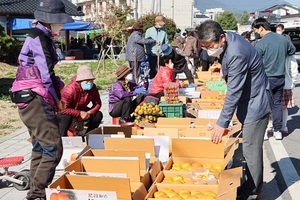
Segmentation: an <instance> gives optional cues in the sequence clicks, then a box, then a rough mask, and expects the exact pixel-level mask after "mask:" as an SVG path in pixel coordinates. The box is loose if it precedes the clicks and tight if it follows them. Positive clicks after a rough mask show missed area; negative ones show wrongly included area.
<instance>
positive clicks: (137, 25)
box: [132, 22, 144, 30]
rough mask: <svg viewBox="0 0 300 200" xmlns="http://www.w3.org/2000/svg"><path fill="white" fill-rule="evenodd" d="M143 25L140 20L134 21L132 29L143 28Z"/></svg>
mask: <svg viewBox="0 0 300 200" xmlns="http://www.w3.org/2000/svg"><path fill="white" fill-rule="evenodd" d="M143 28H144V26H143V24H142V23H141V22H134V24H133V26H132V29H133V30H140V29H143Z"/></svg>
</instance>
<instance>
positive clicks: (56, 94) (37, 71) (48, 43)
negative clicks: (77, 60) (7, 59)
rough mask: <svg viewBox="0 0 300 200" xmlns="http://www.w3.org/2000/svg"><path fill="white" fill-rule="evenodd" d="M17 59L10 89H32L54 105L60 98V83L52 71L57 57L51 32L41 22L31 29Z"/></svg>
mask: <svg viewBox="0 0 300 200" xmlns="http://www.w3.org/2000/svg"><path fill="white" fill-rule="evenodd" d="M18 60H19V68H18V71H17V75H16V80H15V81H14V83H13V87H12V91H13V92H16V91H20V90H23V89H32V90H33V91H35V92H36V93H37V94H39V95H40V96H42V97H43V98H44V99H45V101H46V102H48V103H50V104H51V105H52V106H55V102H57V101H59V100H60V99H61V96H60V87H61V86H62V85H61V84H62V83H61V82H60V81H58V80H57V78H56V77H55V73H54V66H55V64H56V63H57V62H58V57H57V54H56V51H55V47H54V42H53V40H52V35H51V32H50V31H48V30H47V29H46V27H44V26H43V25H41V24H37V25H36V28H33V29H31V30H30V32H29V36H28V37H27V38H26V40H25V42H24V45H23V47H22V49H21V52H20V55H19V58H18ZM22 107H24V105H23V106H22Z"/></svg>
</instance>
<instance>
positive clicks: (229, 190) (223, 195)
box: [145, 167, 242, 200]
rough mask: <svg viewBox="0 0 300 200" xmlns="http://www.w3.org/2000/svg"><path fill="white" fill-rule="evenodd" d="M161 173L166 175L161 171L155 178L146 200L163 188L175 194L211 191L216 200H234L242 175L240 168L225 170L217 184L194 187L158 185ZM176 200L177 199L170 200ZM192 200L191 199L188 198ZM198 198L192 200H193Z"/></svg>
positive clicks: (163, 199) (164, 199)
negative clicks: (184, 191) (182, 191)
mask: <svg viewBox="0 0 300 200" xmlns="http://www.w3.org/2000/svg"><path fill="white" fill-rule="evenodd" d="M163 173H168V172H166V171H163V172H161V173H160V174H159V176H158V177H157V181H156V183H155V184H154V185H153V186H152V187H151V188H150V190H149V193H148V194H147V196H146V198H145V199H147V200H150V199H154V193H155V192H157V191H162V190H163V189H164V188H170V189H172V190H174V191H175V192H179V191H180V190H188V191H190V192H192V191H198V192H201V193H203V192H205V191H211V192H214V193H215V194H216V196H217V197H216V199H218V200H233V199H236V188H237V187H238V186H239V185H240V176H241V174H242V170H241V167H239V168H235V169H232V170H226V171H223V172H221V173H220V179H219V184H217V185H195V184H164V183H159V181H161V180H160V179H162V178H163ZM160 199H162V200H166V199H167V198H160ZM172 199H178V200H179V198H172ZM189 199H193V198H189ZM196 199H199V198H194V200H196Z"/></svg>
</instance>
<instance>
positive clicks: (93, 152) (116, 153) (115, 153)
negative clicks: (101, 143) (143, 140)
mask: <svg viewBox="0 0 300 200" xmlns="http://www.w3.org/2000/svg"><path fill="white" fill-rule="evenodd" d="M82 156H112V157H138V159H139V162H140V174H144V173H146V171H147V169H148V168H149V166H146V163H149V161H148V162H147V161H146V155H145V151H134V150H99V149H90V150H88V151H87V152H85V153H84V154H83V155H82Z"/></svg>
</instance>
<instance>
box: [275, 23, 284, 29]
mask: <svg viewBox="0 0 300 200" xmlns="http://www.w3.org/2000/svg"><path fill="white" fill-rule="evenodd" d="M277 27H279V28H281V29H282V30H283V29H284V25H283V24H277V26H276V28H277Z"/></svg>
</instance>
